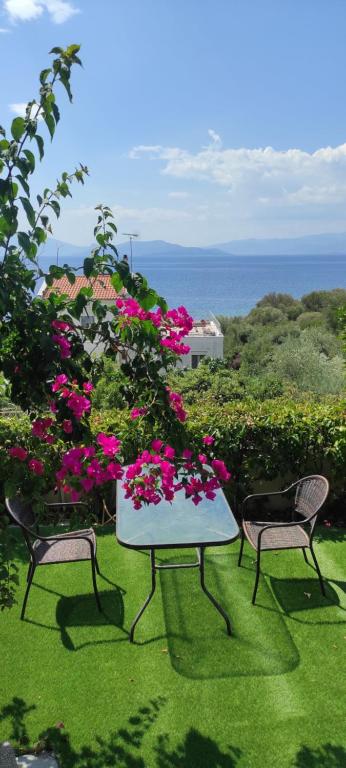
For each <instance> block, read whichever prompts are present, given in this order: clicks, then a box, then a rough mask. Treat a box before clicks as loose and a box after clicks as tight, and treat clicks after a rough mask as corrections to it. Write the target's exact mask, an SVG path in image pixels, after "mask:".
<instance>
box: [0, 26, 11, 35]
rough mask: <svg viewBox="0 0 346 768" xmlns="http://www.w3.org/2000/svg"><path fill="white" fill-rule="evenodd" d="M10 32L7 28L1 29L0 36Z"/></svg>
mask: <svg viewBox="0 0 346 768" xmlns="http://www.w3.org/2000/svg"><path fill="white" fill-rule="evenodd" d="M9 31H10V30H9V29H7V28H6V27H0V35H7V33H8V32H9Z"/></svg>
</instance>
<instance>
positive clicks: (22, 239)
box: [18, 232, 31, 254]
mask: <svg viewBox="0 0 346 768" xmlns="http://www.w3.org/2000/svg"><path fill="white" fill-rule="evenodd" d="M18 243H19V245H20V247H21V248H22V249H23V251H24V253H26V254H28V253H29V252H30V247H31V240H30V237H29V235H28V234H27V233H26V232H18Z"/></svg>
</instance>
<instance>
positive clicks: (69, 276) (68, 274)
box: [66, 272, 76, 285]
mask: <svg viewBox="0 0 346 768" xmlns="http://www.w3.org/2000/svg"><path fill="white" fill-rule="evenodd" d="M66 277H67V279H68V281H69V283H70V285H74V283H75V282H76V275H75V274H74V272H66Z"/></svg>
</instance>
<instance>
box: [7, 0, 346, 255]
mask: <svg viewBox="0 0 346 768" xmlns="http://www.w3.org/2000/svg"><path fill="white" fill-rule="evenodd" d="M345 30H346V0H280V2H278V0H98V1H97V2H95V0H0V54H1V63H2V66H1V89H0V123H2V124H3V125H5V127H8V126H9V125H10V122H11V120H12V119H13V117H14V116H15V115H16V114H20V113H21V112H22V110H23V104H25V103H26V101H28V100H30V99H32V98H33V97H35V96H36V94H37V82H38V73H39V71H40V70H41V69H43V68H44V67H46V66H48V62H49V58H50V57H49V55H48V52H49V50H50V48H52V47H53V46H54V45H60V46H65V45H68V44H70V43H79V44H80V45H81V54H80V55H81V58H82V61H83V69H80V68H76V70H75V71H74V72H73V75H72V90H73V94H74V102H73V104H72V105H70V104H69V102H68V100H67V98H66V96H65V93H64V92H63V90H62V89H61V91H60V92H59V93H58V94H57V102H58V104H59V107H60V111H61V115H62V119H61V122H60V123H59V126H58V129H57V132H56V135H55V137H54V141H53V143H52V144H51V145H50V144H49V141H47V151H46V155H45V158H44V161H43V163H42V165H41V166H40V167H39V168H38V171H37V173H36V174H35V182H34V184H33V188H34V191H37V192H38V191H41V189H42V188H44V187H46V186H52V185H54V182H55V179H56V178H57V176H58V175H60V173H61V172H62V171H64V170H67V171H72V170H74V168H75V166H76V164H78V163H79V162H82V163H85V164H86V165H87V166H88V167H89V169H90V177H89V178H88V180H87V182H86V185H85V187H80V186H78V187H76V188H75V189H74V191H73V199H72V200H68V201H64V204H63V213H62V216H61V218H60V220H59V221H58V222H57V223H56V224H55V225H54V236H55V237H57V238H59V239H61V240H65V241H67V242H70V243H74V244H76V245H88V244H89V243H90V242H92V240H93V236H92V229H93V225H94V222H95V211H94V207H95V205H97V204H98V203H100V202H103V203H106V204H108V205H110V206H111V208H112V209H113V211H114V215H115V221H116V223H117V226H118V232H119V238H118V241H119V242H120V241H122V240H124V239H126V238H124V237H123V236H122V233H123V232H136V233H139V235H140V237H141V238H142V239H143V240H156V239H162V240H167V241H169V242H173V243H174V242H176V243H181V244H183V245H202V246H205V245H209V244H217V243H221V242H225V241H228V240H232V239H243V238H248V237H259V238H267V237H297V236H300V235H306V234H317V233H320V232H341V231H346V98H345V77H346V46H345ZM42 130H43V129H42Z"/></svg>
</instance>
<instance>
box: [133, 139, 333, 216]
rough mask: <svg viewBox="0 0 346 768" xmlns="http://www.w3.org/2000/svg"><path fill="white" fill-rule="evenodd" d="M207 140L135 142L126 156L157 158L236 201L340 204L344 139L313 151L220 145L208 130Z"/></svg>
mask: <svg viewBox="0 0 346 768" xmlns="http://www.w3.org/2000/svg"><path fill="white" fill-rule="evenodd" d="M209 135H210V137H211V138H212V144H210V145H209V146H207V147H202V148H201V149H200V150H199V151H197V152H195V153H194V152H189V151H187V150H185V149H182V148H179V147H164V146H160V145H154V146H150V147H147V146H145V145H144V146H143V145H140V146H137V147H133V149H132V150H131V152H130V157H132V158H134V159H138V158H140V157H147V158H150V159H156V160H159V161H161V162H163V166H162V171H161V172H162V173H163V174H165V175H167V176H173V177H175V178H179V179H196V180H200V181H203V182H205V181H207V182H211V183H213V184H214V185H217V186H218V187H221V188H224V189H225V190H227V192H228V193H229V194H230V195H231V197H232V200H233V201H234V202H235V203H236V204H240V203H242V204H247V205H249V206H251V207H253V206H260V207H262V208H263V206H273V207H274V208H276V207H277V206H278V205H280V206H285V205H287V206H288V207H290V208H291V207H292V206H296V207H302V208H303V207H304V206H317V205H326V206H330V205H333V204H335V203H341V202H345V203H346V185H345V178H346V144H341V145H340V146H338V147H323V148H320V149H317V150H316V151H315V152H306V151H304V150H301V149H287V150H280V151H279V150H276V149H273V147H265V148H257V149H248V148H240V149H232V148H230V149H227V148H222V144H221V139H220V137H219V136H218V134H216V133H215V131H212V129H210V131H209Z"/></svg>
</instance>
